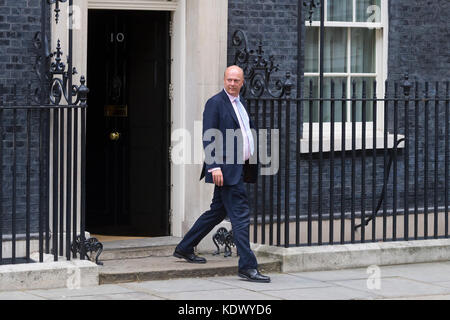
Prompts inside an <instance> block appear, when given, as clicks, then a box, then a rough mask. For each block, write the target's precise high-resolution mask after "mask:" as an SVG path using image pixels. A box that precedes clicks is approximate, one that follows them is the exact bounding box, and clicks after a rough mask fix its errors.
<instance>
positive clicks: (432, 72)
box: [228, 0, 450, 216]
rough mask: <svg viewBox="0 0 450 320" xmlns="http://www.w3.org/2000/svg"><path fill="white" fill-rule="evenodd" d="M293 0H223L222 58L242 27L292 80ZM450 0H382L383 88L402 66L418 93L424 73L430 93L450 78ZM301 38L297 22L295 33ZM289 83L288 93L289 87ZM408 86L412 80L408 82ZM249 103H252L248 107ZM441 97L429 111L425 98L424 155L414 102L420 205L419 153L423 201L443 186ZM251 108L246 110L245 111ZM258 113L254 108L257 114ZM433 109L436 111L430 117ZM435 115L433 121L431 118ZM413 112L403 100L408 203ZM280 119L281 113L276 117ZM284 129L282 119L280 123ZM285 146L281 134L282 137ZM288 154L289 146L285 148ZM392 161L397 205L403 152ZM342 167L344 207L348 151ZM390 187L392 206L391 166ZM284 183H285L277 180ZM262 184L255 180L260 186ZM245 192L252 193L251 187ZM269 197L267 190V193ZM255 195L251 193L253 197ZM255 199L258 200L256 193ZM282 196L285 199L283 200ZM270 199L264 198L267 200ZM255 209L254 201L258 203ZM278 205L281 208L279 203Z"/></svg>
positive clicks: (304, 195) (304, 178)
mask: <svg viewBox="0 0 450 320" xmlns="http://www.w3.org/2000/svg"><path fill="white" fill-rule="evenodd" d="M297 4H298V1H296V0H284V1H270V0H259V1H253V0H229V12H228V14H229V18H228V23H229V26H228V28H229V29H228V35H229V39H228V41H229V42H228V43H229V45H228V48H229V50H228V64H232V63H233V61H234V60H233V59H234V53H235V51H234V48H233V46H232V42H231V40H232V39H231V37H232V34H233V32H234V31H235V30H237V29H241V30H243V31H244V32H246V34H247V36H248V38H249V42H250V48H251V49H256V48H257V44H258V40H259V39H262V43H263V46H264V49H265V51H266V54H274V55H275V61H276V62H277V63H278V64H280V69H281V70H289V71H291V73H292V74H293V75H294V80H293V83H294V85H295V84H296V80H295V79H296V76H297V68H298V61H297V57H299V63H300V70H302V69H303V52H302V48H303V46H300V47H301V48H300V52H298V49H297V47H298V46H297V38H298V35H297V12H298V7H297ZM303 15H304V17H303V21H304V19H305V16H306V9H305V8H303ZM449 15H450V2H449V1H448V0H434V1H419V0H413V1H410V0H395V1H392V0H391V1H389V56H388V81H389V82H390V86H389V92H390V93H393V91H394V88H393V82H394V81H401V80H403V75H404V74H405V72H409V76H410V80H411V81H412V82H414V81H418V82H420V84H419V94H420V95H423V91H424V84H423V82H425V81H429V82H430V85H429V88H430V94H434V92H435V90H434V88H435V84H434V82H435V81H440V82H442V81H446V80H450V50H449V43H450V35H449V33H450V19H449ZM301 38H302V39H304V30H303V35H302V37H301ZM440 89H441V90H440V96H441V97H442V96H443V95H444V94H443V89H444V86H443V84H442V83H441V84H440ZM295 91H296V90H295V89H294V93H295ZM412 92H414V87H413V88H412ZM252 110H253V109H252ZM444 110H445V109H444V105H443V104H442V103H441V105H440V106H439V108H438V112H437V114H436V113H435V106H434V103H433V104H430V106H429V110H428V114H429V131H428V134H429V146H428V147H429V154H428V155H426V154H425V152H424V150H425V141H424V138H423V137H424V121H425V120H424V106H423V105H421V106H420V112H419V117H418V129H419V141H418V142H419V143H418V148H419V149H418V151H419V159H418V160H419V163H420V166H419V194H422V195H421V196H419V197H417V201H418V206H419V207H423V202H424V201H423V193H424V189H423V187H424V169H423V166H424V161H425V159H428V161H429V171H428V187H429V192H428V203H429V205H430V206H431V205H432V204H433V199H434V194H435V192H436V195H437V196H438V205H442V204H443V200H444V198H445V196H444V193H443V185H444V181H443V179H444V176H445V175H444V160H445V159H444V152H443V141H444V138H445V137H444ZM252 112H253V111H252ZM398 112H399V113H398V114H399V121H398V132H399V134H403V133H404V128H405V117H404V113H405V109H404V106H403V105H402V104H401V105H399V107H398ZM388 115H389V131H390V132H391V133H392V132H393V118H394V117H393V105H391V106H390V107H389V111H388ZM259 117H260V121H261V114H260V116H259ZM436 117H437V118H436ZM291 119H292V120H291V124H292V129H291V137H290V144H291V150H295V141H296V140H295V134H292V132H295V120H296V115H295V111H292V113H291ZM436 119H437V122H436V121H435V120H436ZM415 120H416V119H415V116H414V104H412V103H411V104H410V107H409V119H408V124H409V128H410V134H411V136H410V137H409V141H410V142H409V143H410V152H409V155H410V157H409V163H410V174H409V183H410V184H409V185H410V188H409V190H410V191H409V192H410V196H409V203H410V204H413V203H414V196H413V190H414V189H413V188H414V174H415V173H414V170H412V169H413V164H414V160H415V159H414V144H415V136H414V131H413V130H414V128H415V127H416V123H415ZM283 123H284V117H283ZM436 123H437V125H438V126H439V130H438V136H437V137H436V136H435V124H436ZM283 130H284V126H283ZM283 130H282V132H281V133H282V139H284V133H283ZM436 140H437V141H440V142H438V143H439V148H440V151H439V155H438V171H437V172H438V184H437V187H435V183H434V160H435V157H434V146H435V141H436ZM282 144H283V146H284V144H285V140H282ZM292 154H293V152H292ZM281 157H282V161H284V160H283V159H284V152H282V155H281ZM335 157H336V158H337V159H336V160H335V183H336V187H335V194H336V199H335V203H336V204H335V212H338V211H339V209H340V207H339V206H338V204H339V203H340V179H341V176H340V168H341V163H340V153H336V155H335ZM317 158H318V157H317V155H314V160H313V185H312V188H313V202H312V206H313V214H315V213H317V208H318V192H319V190H318V178H317V172H318V161H317ZM302 159H303V160H302V161H301V163H300V172H301V183H300V188H301V189H300V190H301V191H300V204H301V214H302V215H305V214H306V212H307V204H308V201H307V200H308V185H307V182H308V162H307V160H306V158H302ZM398 159H399V160H398V162H397V184H396V187H397V191H398V197H397V198H398V199H397V208H399V209H401V208H403V206H404V205H403V201H404V200H403V194H404V187H403V181H404V166H403V163H404V160H403V152H402V151H399V154H398ZM284 167H285V166H284V165H283V163H282V164H281V168H280V174H281V176H282V181H284V178H285V173H284ZM345 167H346V197H345V202H346V208H347V212H348V211H349V208H350V205H351V193H350V186H351V184H350V183H351V181H350V178H351V175H350V173H351V157H350V154H347V155H346V160H345ZM383 168H384V165H383V154H382V153H378V154H377V178H376V182H377V183H376V184H377V198H376V200H377V201H378V197H379V195H380V193H381V189H382V183H383ZM290 170H291V176H290V181H291V183H290V186H291V187H290V188H291V193H290V203H291V207H290V210H289V211H290V214H291V216H292V215H294V214H295V208H294V204H295V196H296V195H295V194H294V193H293V191H292V190H295V180H296V177H295V156H294V155H292V156H291V161H290ZM329 173H330V164H329V155H328V154H327V153H325V154H324V169H323V201H324V202H323V209H324V212H326V213H327V212H328V206H329V182H330V174H329ZM371 174H372V153H371V151H367V161H366V177H367V181H366V182H365V185H366V193H367V194H368V196H367V199H366V202H365V203H366V211H370V210H371V206H372V198H371V197H370V193H371V190H372V189H371V188H372V182H371V181H372V179H371ZM389 179H390V181H389V189H388V195H389V197H388V199H387V209H388V211H389V210H391V209H392V208H393V198H392V193H393V184H392V179H393V177H392V172H391V174H390V178H389ZM282 183H283V186H284V182H282ZM361 186H362V182H361V153H360V152H358V153H357V157H356V185H355V187H356V192H355V194H356V199H355V205H356V207H355V211H356V212H358V211H360V209H361V196H360V195H361ZM260 188H261V187H260ZM275 190H277V185H276V180H275ZM258 194H259V195H260V194H262V190H261V189H259V192H258ZM252 198H254V194H253V193H252ZM266 198H267V199H269V196H267V197H266ZM281 199H284V194H283V192H282V194H281ZM253 200H254V199H253ZM258 201H259V202H260V203H261V197H259V199H258ZM282 203H284V201H283V200H282ZM269 205H270V203H269V202H266V208H268V207H269ZM259 210H260V211H261V207H260V208H259ZM282 210H284V204H283V205H282ZM282 212H284V211H282Z"/></svg>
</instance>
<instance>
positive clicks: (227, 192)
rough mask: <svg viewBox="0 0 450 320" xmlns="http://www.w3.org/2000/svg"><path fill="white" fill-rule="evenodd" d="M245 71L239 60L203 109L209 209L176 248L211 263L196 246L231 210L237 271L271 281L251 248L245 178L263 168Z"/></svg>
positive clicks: (178, 252) (193, 260) (251, 177)
mask: <svg viewBox="0 0 450 320" xmlns="http://www.w3.org/2000/svg"><path fill="white" fill-rule="evenodd" d="M243 84H244V72H243V70H242V69H241V68H240V67H238V66H231V67H229V68H227V70H226V71H225V75H224V90H222V91H221V92H220V93H218V94H216V95H215V96H213V97H212V98H210V99H209V100H208V102H207V103H206V106H205V110H204V112H203V146H204V149H205V156H206V157H205V162H204V164H203V169H202V174H201V177H200V179H202V178H203V177H205V182H207V183H214V184H215V187H214V196H213V199H212V202H211V207H210V210H208V211H206V212H205V213H203V215H201V216H200V217H199V218H198V219H197V221H196V222H195V223H194V225H193V226H192V228H191V229H190V230H189V231H188V233H187V234H186V235H185V236H184V238H183V240H182V241H181V242H180V243H179V244H178V246H177V247H176V249H175V252H174V254H173V255H174V256H175V257H177V258H182V259H185V260H186V261H188V262H191V263H206V259H205V258H202V257H199V256H197V255H196V254H195V253H194V247H195V246H197V244H198V243H199V242H200V241H201V240H202V239H203V238H204V237H205V236H206V235H207V234H208V233H209V232H210V231H211V230H212V229H213V228H214V226H216V225H217V224H219V223H220V222H221V221H222V220H223V219H224V218H225V217H226V216H227V215H228V217H229V218H230V220H231V225H232V227H233V238H234V243H235V244H236V247H237V250H238V253H239V266H238V267H239V268H238V275H239V276H240V277H242V278H245V279H247V280H250V281H255V282H270V278H269V277H267V276H264V275H262V274H261V273H260V272H259V271H258V263H257V261H256V257H255V255H254V253H253V252H252V250H251V249H250V241H249V228H250V215H249V205H248V200H247V193H246V190H245V187H244V182H250V183H255V182H256V178H257V173H258V168H257V164H256V163H254V164H253V163H251V162H254V161H251V160H252V159H254V158H252V159H250V158H251V157H252V155H256V152H255V142H254V141H253V135H252V133H251V129H252V128H254V127H253V123H252V121H251V120H250V119H249V116H248V114H247V112H246V110H245V106H244V104H245V102H244V101H240V99H239V92H240V90H241V88H242V86H243Z"/></svg>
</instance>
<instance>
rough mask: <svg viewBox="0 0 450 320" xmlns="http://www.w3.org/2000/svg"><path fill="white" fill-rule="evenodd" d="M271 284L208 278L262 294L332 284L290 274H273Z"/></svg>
mask: <svg viewBox="0 0 450 320" xmlns="http://www.w3.org/2000/svg"><path fill="white" fill-rule="evenodd" d="M270 277H271V282H270V283H255V282H250V281H246V280H243V279H241V278H238V277H220V278H208V280H211V281H214V282H218V283H221V284H223V285H227V286H233V287H239V288H243V289H247V290H252V291H257V292H262V291H268V290H286V289H300V288H320V287H329V286H331V284H329V283H326V282H323V281H318V280H312V279H308V278H305V277H296V276H293V275H290V274H272V275H271V276H270Z"/></svg>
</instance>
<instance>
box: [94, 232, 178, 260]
mask: <svg viewBox="0 0 450 320" xmlns="http://www.w3.org/2000/svg"><path fill="white" fill-rule="evenodd" d="M180 240H181V238H178V237H157V238H143V239H133V240H115V241H105V242H102V244H103V252H102V253H101V255H100V257H99V260H100V261H101V262H104V261H109V260H126V259H136V258H148V257H168V256H171V255H172V254H173V251H174V250H175V247H176V245H177V244H178V243H179V242H180Z"/></svg>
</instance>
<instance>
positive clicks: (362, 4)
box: [356, 0, 381, 22]
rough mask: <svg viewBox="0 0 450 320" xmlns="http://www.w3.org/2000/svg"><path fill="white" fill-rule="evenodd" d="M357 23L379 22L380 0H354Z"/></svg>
mask: <svg viewBox="0 0 450 320" xmlns="http://www.w3.org/2000/svg"><path fill="white" fill-rule="evenodd" d="M356 21H357V22H380V21H381V6H380V0H356Z"/></svg>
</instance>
